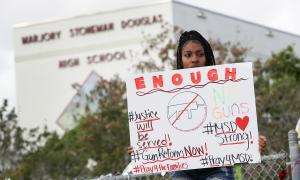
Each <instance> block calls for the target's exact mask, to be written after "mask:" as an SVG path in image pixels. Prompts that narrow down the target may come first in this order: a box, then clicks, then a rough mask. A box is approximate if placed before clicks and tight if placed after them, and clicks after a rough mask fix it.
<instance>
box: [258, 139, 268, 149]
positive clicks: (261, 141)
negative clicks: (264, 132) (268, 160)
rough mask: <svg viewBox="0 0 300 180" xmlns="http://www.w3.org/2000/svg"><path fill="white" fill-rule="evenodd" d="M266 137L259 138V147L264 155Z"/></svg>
mask: <svg viewBox="0 0 300 180" xmlns="http://www.w3.org/2000/svg"><path fill="white" fill-rule="evenodd" d="M266 141H267V138H266V136H259V138H258V145H259V152H260V153H263V152H265V150H266Z"/></svg>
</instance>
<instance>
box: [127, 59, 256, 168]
mask: <svg viewBox="0 0 300 180" xmlns="http://www.w3.org/2000/svg"><path fill="white" fill-rule="evenodd" d="M127 100H128V119H129V128H130V141H131V146H132V147H133V148H134V151H133V153H132V155H131V159H132V162H133V173H136V174H139V173H153V172H160V171H175V170H186V169H196V168H208V167H220V166H232V165H234V164H235V163H257V162H260V155H259V151H258V131H257V119H256V109H255V96H254V88H253V75H252V64H251V63H238V64H228V65H218V66H209V67H201V68H191V69H183V70H174V71H169V72H156V73H151V74H142V75H132V76H130V77H129V78H128V79H127Z"/></svg>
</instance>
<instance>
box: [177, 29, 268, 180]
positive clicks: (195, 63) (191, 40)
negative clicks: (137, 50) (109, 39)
mask: <svg viewBox="0 0 300 180" xmlns="http://www.w3.org/2000/svg"><path fill="white" fill-rule="evenodd" d="M215 64H216V63H215V59H214V54H213V51H212V48H211V47H210V45H209V43H208V42H207V40H206V39H204V38H203V37H202V36H201V34H199V33H198V32H197V31H185V32H184V33H183V34H182V35H181V36H180V39H179V44H178V48H177V69H186V68H194V67H203V66H212V65H215ZM265 141H266V138H265V137H264V136H260V137H259V150H260V152H262V151H263V150H264V148H265ZM172 176H173V179H228V180H229V179H234V175H233V170H232V168H231V167H220V168H206V169H193V170H185V171H175V172H174V174H173V175H172Z"/></svg>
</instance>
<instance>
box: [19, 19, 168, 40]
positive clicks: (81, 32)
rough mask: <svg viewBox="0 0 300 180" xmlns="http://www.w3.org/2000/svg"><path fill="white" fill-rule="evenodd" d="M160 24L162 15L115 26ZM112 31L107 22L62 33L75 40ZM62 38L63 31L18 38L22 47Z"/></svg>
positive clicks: (113, 24)
mask: <svg viewBox="0 0 300 180" xmlns="http://www.w3.org/2000/svg"><path fill="white" fill-rule="evenodd" d="M162 22H163V16H162V14H158V15H151V16H142V17H136V18H129V19H125V20H121V21H120V22H118V23H117V24H118V25H119V26H120V27H121V29H128V28H135V27H142V26H148V25H153V24H157V23H162ZM114 29H115V22H107V23H100V24H92V25H84V26H76V27H72V28H70V29H69V30H68V31H66V32H64V33H65V35H66V36H68V37H71V38H77V37H82V36H86V35H95V34H98V33H102V32H108V31H113V30H114ZM62 36H63V30H56V31H52V32H43V33H40V34H31V35H26V36H22V37H20V38H21V42H22V45H29V44H34V43H42V42H49V41H54V40H61V39H62V38H61V37H62Z"/></svg>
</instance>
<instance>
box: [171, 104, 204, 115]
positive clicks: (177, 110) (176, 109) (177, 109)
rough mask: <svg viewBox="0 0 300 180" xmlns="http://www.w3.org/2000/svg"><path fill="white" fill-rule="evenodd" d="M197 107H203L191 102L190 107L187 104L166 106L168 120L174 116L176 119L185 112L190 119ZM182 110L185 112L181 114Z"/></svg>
mask: <svg viewBox="0 0 300 180" xmlns="http://www.w3.org/2000/svg"><path fill="white" fill-rule="evenodd" d="M187 106H188V107H187ZM199 106H204V104H197V102H192V103H191V104H190V105H189V103H181V104H175V105H170V106H168V111H169V113H168V119H171V118H172V117H173V116H174V115H175V116H176V117H175V119H178V117H179V116H180V115H181V114H182V113H185V112H186V113H188V118H189V119H191V118H192V115H193V113H192V111H193V110H197V109H198V108H199ZM183 110H184V111H185V112H182V111H183Z"/></svg>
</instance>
